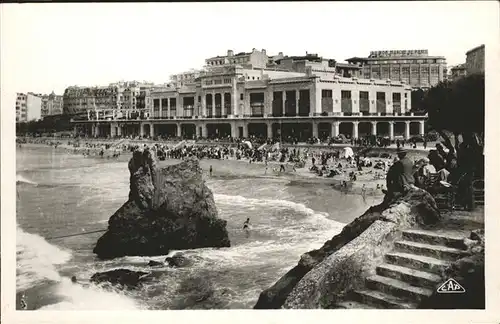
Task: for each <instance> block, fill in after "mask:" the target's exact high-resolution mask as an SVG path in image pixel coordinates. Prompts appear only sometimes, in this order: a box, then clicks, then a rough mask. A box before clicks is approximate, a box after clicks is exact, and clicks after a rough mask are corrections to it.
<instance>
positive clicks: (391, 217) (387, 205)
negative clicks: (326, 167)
mask: <svg viewBox="0 0 500 324" xmlns="http://www.w3.org/2000/svg"><path fill="white" fill-rule="evenodd" d="M375 221H382V222H386V223H387V224H388V226H389V227H391V232H392V231H393V229H392V227H393V225H394V224H396V229H405V228H411V227H417V226H421V225H423V226H428V225H433V224H437V223H438V222H439V221H440V214H439V210H438V208H437V206H436V203H435V201H434V198H433V197H432V196H431V195H430V194H429V193H428V192H427V191H425V190H422V189H418V188H416V187H415V188H413V189H411V190H410V191H409V192H408V193H407V194H406V195H405V196H401V197H397V198H394V199H390V200H389V199H384V201H383V202H382V203H381V204H379V205H376V206H372V207H370V208H369V209H368V210H367V211H366V212H365V213H364V214H363V215H361V216H360V217H358V218H356V219H355V220H354V221H352V222H351V223H349V224H347V225H346V226H344V228H343V229H342V231H341V232H340V233H339V234H337V235H335V236H334V237H333V238H332V239H331V240H329V241H327V242H325V244H324V245H323V246H322V247H321V248H319V249H317V250H313V251H309V252H307V253H305V254H303V255H302V256H301V258H300V260H299V263H298V264H297V265H296V266H295V267H294V268H292V269H291V270H290V271H288V272H287V273H286V274H285V275H284V276H283V277H281V278H280V279H279V280H278V281H277V282H276V283H275V284H274V285H273V286H272V287H270V288H268V289H266V290H264V291H263V292H262V293H261V294H260V296H259V299H258V301H257V303H256V305H255V306H254V308H255V309H277V308H281V307H283V305H284V303H285V301H286V300H287V297H288V296H289V295H290V293H291V292H292V291H293V289H294V288H295V287H296V286H297V284H298V283H299V282H300V281H301V280H302V278H303V277H304V276H305V275H306V274H307V273H308V272H309V271H311V270H312V269H313V268H315V267H316V266H317V265H318V264H320V263H321V262H323V260H325V258H327V257H329V256H330V255H332V254H333V253H335V252H337V251H339V250H340V249H341V248H343V247H344V246H346V245H347V244H348V243H350V242H351V241H353V240H354V239H356V238H357V237H358V236H360V235H361V234H362V233H363V232H364V231H365V230H366V229H367V228H368V227H370V226H371V225H372V224H373V223H374V222H375ZM382 227H383V226H382ZM359 262H362V261H359ZM333 263H334V261H333V260H332V264H333ZM323 273H325V271H323ZM310 284H312V285H321V284H322V283H320V282H319V281H318V282H316V283H310ZM316 289H317V290H321V288H316ZM296 298H297V299H300V296H296ZM294 307H296V308H300V307H301V305H299V304H297V303H295V304H294ZM318 307H319V306H318Z"/></svg>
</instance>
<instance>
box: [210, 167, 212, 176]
mask: <svg viewBox="0 0 500 324" xmlns="http://www.w3.org/2000/svg"><path fill="white" fill-rule="evenodd" d="M212 171H213V170H212V166H210V176H212Z"/></svg>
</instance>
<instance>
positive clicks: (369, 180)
mask: <svg viewBox="0 0 500 324" xmlns="http://www.w3.org/2000/svg"><path fill="white" fill-rule="evenodd" d="M118 141H119V140H105V141H95V142H93V144H101V143H102V145H105V144H115V143H117V142H118ZM61 142H63V141H61ZM138 142H139V141H138ZM66 143H67V141H66ZM129 143H130V142H129ZM141 143H143V144H150V145H153V144H155V143H159V144H166V143H165V142H160V141H148V143H145V142H141ZM169 144H174V143H169ZM196 144H197V145H210V144H211V145H226V144H222V143H209V144H205V143H196ZM235 145H236V144H235ZM283 146H285V147H289V148H297V149H306V148H309V147H311V148H309V154H311V155H316V154H318V153H319V152H321V151H332V150H335V149H339V148H341V147H346V146H348V145H342V146H324V147H323V146H319V145H283ZM22 148H28V149H30V148H52V149H55V150H58V151H61V152H66V153H68V154H73V155H82V152H83V151H87V150H88V151H90V152H92V153H94V154H95V155H89V156H82V157H84V158H92V159H97V160H104V161H109V162H127V161H128V160H129V159H130V157H131V156H132V152H130V151H124V150H122V149H118V148H116V149H115V150H113V149H112V148H110V149H105V150H104V152H105V153H104V156H103V157H99V156H98V155H97V154H98V152H99V151H100V150H101V147H95V148H87V147H78V148H75V147H73V146H70V145H67V144H60V145H58V147H57V148H54V147H53V146H51V145H48V144H44V143H23V144H22V147H21V149H22ZM352 148H353V150H354V151H356V147H352ZM357 149H358V150H359V149H361V147H357ZM393 151H394V152H395V148H378V147H377V148H373V149H371V150H370V152H375V153H378V155H380V154H382V153H387V154H390V153H392V152H393ZM115 152H119V154H120V155H119V156H118V157H112V154H113V153H115ZM426 152H427V151H425V152H422V150H418V149H413V151H410V150H409V156H410V158H418V157H422V156H424V153H426ZM425 155H426V154H425ZM311 158H312V156H309V157H308V159H307V160H306V164H305V166H304V167H303V168H297V169H296V171H293V170H292V168H291V167H290V164H289V163H284V164H285V166H286V169H287V170H286V171H285V172H283V173H281V172H277V171H276V169H279V166H280V165H281V164H282V163H280V162H277V161H269V162H268V166H267V167H266V165H265V162H252V163H249V161H248V160H246V159H245V160H243V159H242V160H236V159H224V160H219V159H202V160H201V161H200V164H201V165H202V168H203V170H204V174H207V173H208V171H207V170H208V168H209V167H210V165H211V163H213V164H222V165H223V164H225V163H229V165H234V164H236V163H239V164H240V165H241V164H242V163H246V164H247V165H249V166H251V167H250V168H248V169H247V170H236V172H234V170H228V171H229V174H219V175H218V174H217V173H218V172H217V168H215V172H214V176H213V177H214V178H219V177H220V178H231V177H255V178H264V179H282V180H288V181H290V182H293V183H303V184H313V185H325V186H330V187H332V189H334V190H337V191H341V192H344V193H346V194H359V195H362V194H363V189H362V188H363V185H364V186H365V194H366V195H370V196H383V193H382V191H381V190H378V189H377V185H380V186H385V183H386V180H385V178H383V179H374V177H373V175H374V174H375V172H377V173H383V172H382V170H377V169H374V168H373V167H363V171H362V172H359V171H357V170H356V168H354V167H349V168H347V167H345V168H344V169H343V171H344V173H343V174H341V175H337V176H335V177H333V178H327V177H324V176H323V177H320V176H318V175H316V174H315V173H313V172H311V171H309V169H310V167H311V166H312V163H311ZM370 159H371V160H372V161H373V162H376V161H385V160H388V159H386V158H380V157H370ZM181 161H182V159H166V160H165V161H158V163H159V164H160V165H161V164H175V163H179V162H181ZM221 162H222V163H221ZM342 164H343V165H344V164H346V163H345V161H343V163H342ZM222 169H224V167H222ZM266 169H267V170H266ZM273 169H274V170H273ZM351 171H355V172H356V175H357V177H358V179H357V180H356V181H350V180H349V178H348V176H347V174H348V172H351ZM207 177H209V176H208V175H207ZM344 181H345V182H346V183H347V188H342V187H341V184H342V182H344Z"/></svg>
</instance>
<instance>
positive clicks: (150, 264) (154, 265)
mask: <svg viewBox="0 0 500 324" xmlns="http://www.w3.org/2000/svg"><path fill="white" fill-rule="evenodd" d="M162 265H164V264H163V262H158V261H154V260H150V261H149V263H148V266H150V267H158V266H162Z"/></svg>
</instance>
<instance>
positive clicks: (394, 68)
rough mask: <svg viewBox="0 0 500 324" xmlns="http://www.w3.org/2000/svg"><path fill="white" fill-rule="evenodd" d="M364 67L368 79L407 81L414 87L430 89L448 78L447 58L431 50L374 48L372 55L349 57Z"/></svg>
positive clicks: (363, 72) (360, 66)
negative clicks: (378, 49)
mask: <svg viewBox="0 0 500 324" xmlns="http://www.w3.org/2000/svg"><path fill="white" fill-rule="evenodd" d="M346 61H347V62H349V63H352V64H356V65H358V66H359V68H360V70H361V71H360V75H361V76H362V77H363V78H365V79H381V80H386V79H391V80H393V81H404V82H405V83H406V84H408V85H410V86H411V87H412V88H421V89H427V88H430V87H433V86H435V85H436V84H438V83H439V82H441V81H443V80H445V79H446V75H447V73H448V72H447V67H446V59H445V58H444V57H443V56H429V51H428V50H401V51H372V52H370V55H369V56H368V57H352V58H349V59H347V60H346Z"/></svg>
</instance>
